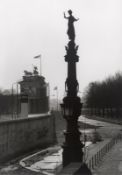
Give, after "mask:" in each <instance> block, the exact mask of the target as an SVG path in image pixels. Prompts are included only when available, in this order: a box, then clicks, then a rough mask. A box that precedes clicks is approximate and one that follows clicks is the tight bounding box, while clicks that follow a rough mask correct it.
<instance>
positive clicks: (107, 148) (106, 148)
mask: <svg viewBox="0 0 122 175" xmlns="http://www.w3.org/2000/svg"><path fill="white" fill-rule="evenodd" d="M120 140H122V135H121V134H118V135H117V136H115V137H114V138H112V139H111V140H110V142H109V143H107V144H106V145H104V146H103V147H102V148H101V149H100V150H99V151H98V152H97V153H96V154H95V155H93V156H92V157H91V158H90V159H88V160H87V161H86V164H87V166H88V168H89V169H90V170H93V169H94V168H95V167H96V166H97V165H98V164H99V163H100V161H101V160H102V158H103V157H104V156H105V155H106V154H107V153H108V152H109V151H110V150H111V149H112V147H113V146H114V145H115V144H116V143H118V142H119V141H120Z"/></svg>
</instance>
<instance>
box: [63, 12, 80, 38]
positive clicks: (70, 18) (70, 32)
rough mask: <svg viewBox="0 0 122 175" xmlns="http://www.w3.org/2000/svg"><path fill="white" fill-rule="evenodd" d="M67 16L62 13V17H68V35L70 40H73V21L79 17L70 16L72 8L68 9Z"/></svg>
mask: <svg viewBox="0 0 122 175" xmlns="http://www.w3.org/2000/svg"><path fill="white" fill-rule="evenodd" d="M68 13H69V16H68V17H66V15H65V13H64V18H65V19H68V31H67V34H68V37H69V39H70V40H73V41H74V40H75V29H74V24H73V23H74V22H75V21H78V20H79V19H76V18H75V17H74V16H72V10H68Z"/></svg>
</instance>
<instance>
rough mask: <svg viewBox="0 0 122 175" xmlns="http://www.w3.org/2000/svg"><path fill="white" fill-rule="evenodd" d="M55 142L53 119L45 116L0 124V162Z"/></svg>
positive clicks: (50, 116)
mask: <svg viewBox="0 0 122 175" xmlns="http://www.w3.org/2000/svg"><path fill="white" fill-rule="evenodd" d="M54 142H55V127H54V117H53V116H52V115H46V116H43V117H33V118H25V119H17V120H12V121H3V122H0V162H1V163H2V162H4V161H6V160H9V159H11V158H14V157H15V156H17V155H20V154H22V153H24V152H29V151H31V150H33V149H37V148H42V147H46V146H49V145H50V144H53V143H54Z"/></svg>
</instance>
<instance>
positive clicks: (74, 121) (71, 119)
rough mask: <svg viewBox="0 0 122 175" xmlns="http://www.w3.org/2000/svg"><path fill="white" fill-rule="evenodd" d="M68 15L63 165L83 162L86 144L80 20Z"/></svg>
mask: <svg viewBox="0 0 122 175" xmlns="http://www.w3.org/2000/svg"><path fill="white" fill-rule="evenodd" d="M68 14H69V16H68V17H67V16H66V15H65V13H64V18H65V19H67V20H68V30H67V34H68V38H69V42H68V44H67V46H66V47H65V49H66V55H65V56H64V57H65V61H66V62H67V64H68V70H67V79H66V82H65V91H66V97H64V98H63V103H62V104H61V108H62V111H63V117H64V118H65V119H66V122H67V128H66V131H65V132H64V135H65V142H64V144H63V166H66V165H68V164H69V163H70V162H82V159H83V151H82V148H83V147H84V145H83V144H82V143H81V141H80V135H81V133H80V131H79V129H78V117H79V116H80V115H81V108H82V103H81V101H80V98H79V97H78V96H77V93H78V91H79V83H78V81H77V77H76V63H77V62H78V61H79V56H78V55H77V50H78V46H77V45H76V44H75V28H74V22H76V21H78V20H79V19H76V18H75V17H74V16H73V15H72V11H71V10H69V11H68Z"/></svg>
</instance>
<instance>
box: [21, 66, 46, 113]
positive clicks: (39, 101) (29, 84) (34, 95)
mask: <svg viewBox="0 0 122 175" xmlns="http://www.w3.org/2000/svg"><path fill="white" fill-rule="evenodd" d="M24 72H25V74H24V76H23V80H22V81H20V82H19V84H20V93H21V94H26V95H28V113H29V114H38V113H47V112H48V111H49V83H46V82H45V78H44V77H43V76H40V75H39V74H38V71H37V68H36V67H34V71H33V73H31V72H28V71H24Z"/></svg>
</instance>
